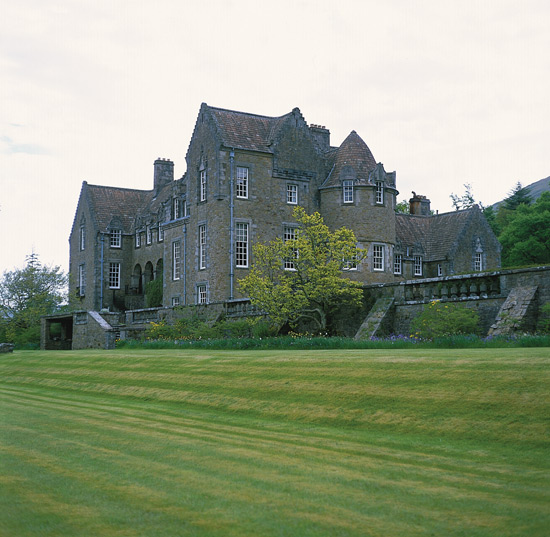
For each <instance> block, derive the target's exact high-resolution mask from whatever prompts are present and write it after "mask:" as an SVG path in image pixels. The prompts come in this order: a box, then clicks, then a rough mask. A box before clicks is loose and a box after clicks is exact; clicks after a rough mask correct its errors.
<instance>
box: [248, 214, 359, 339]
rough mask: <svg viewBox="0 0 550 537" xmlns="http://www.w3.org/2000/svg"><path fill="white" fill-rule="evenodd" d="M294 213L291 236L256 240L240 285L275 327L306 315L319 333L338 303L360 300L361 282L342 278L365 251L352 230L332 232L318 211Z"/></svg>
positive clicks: (324, 327) (357, 301) (298, 319)
mask: <svg viewBox="0 0 550 537" xmlns="http://www.w3.org/2000/svg"><path fill="white" fill-rule="evenodd" d="M293 216H294V218H295V219H296V221H297V222H298V223H299V225H300V227H299V228H298V229H297V231H296V236H295V239H293V240H287V241H283V240H281V239H276V240H274V241H271V242H269V243H267V244H257V245H256V246H255V247H254V250H253V251H254V263H253V265H252V268H251V270H250V272H249V274H248V276H247V277H246V278H244V279H242V280H240V282H239V283H240V288H241V290H242V291H243V292H244V293H246V294H247V295H248V296H249V297H250V300H251V301H252V303H253V304H254V305H256V306H258V307H259V308H260V309H262V310H263V311H265V312H266V313H268V314H269V316H270V317H271V319H272V320H273V321H274V322H275V323H276V324H277V325H278V326H282V325H283V324H284V323H286V322H289V323H290V324H291V325H295V324H296V323H297V322H298V321H300V320H304V321H310V322H313V323H314V324H315V326H316V327H317V329H318V330H319V331H321V332H323V331H325V330H326V329H327V320H328V317H329V315H330V313H331V312H332V311H333V310H334V309H335V308H336V307H337V306H342V305H348V304H349V305H357V306H358V305H359V304H360V303H361V299H362V289H361V284H360V283H358V282H354V281H352V280H350V279H348V278H346V277H345V270H346V268H350V267H352V266H353V265H354V264H356V263H359V262H360V260H361V259H362V257H363V255H364V252H363V251H362V250H360V249H359V248H357V245H356V239H355V235H354V233H353V231H351V230H349V229H346V228H341V229H338V230H336V231H334V232H331V231H330V230H329V229H328V227H327V226H326V225H325V224H324V222H323V218H322V217H321V215H320V214H319V213H314V214H312V215H308V214H307V213H306V211H305V210H304V209H303V208H302V207H297V208H296V209H295V210H294V213H293Z"/></svg>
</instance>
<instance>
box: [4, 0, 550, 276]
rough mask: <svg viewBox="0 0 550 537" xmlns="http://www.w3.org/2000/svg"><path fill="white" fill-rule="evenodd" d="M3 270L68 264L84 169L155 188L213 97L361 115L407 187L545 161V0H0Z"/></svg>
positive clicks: (313, 115) (363, 128)
mask: <svg viewBox="0 0 550 537" xmlns="http://www.w3.org/2000/svg"><path fill="white" fill-rule="evenodd" d="M0 7H1V13H2V16H1V20H0V229H1V235H0V272H3V271H4V270H12V269H13V268H14V267H21V266H23V265H24V263H25V256H26V255H28V254H29V253H31V251H33V250H34V251H35V252H36V253H37V254H38V256H39V257H40V259H41V260H42V261H43V262H44V263H46V264H54V265H60V266H61V267H62V268H63V269H64V270H68V237H69V233H70V229H71V226H72V221H73V217H74V213H75V209H76V204H77V200H78V195H79V192H80V189H81V186H82V181H84V180H85V181H88V183H91V184H102V185H112V186H120V187H129V188H137V189H150V188H152V181H153V161H154V160H155V159H156V158H157V157H163V158H170V159H172V160H173V161H174V162H175V173H176V177H181V176H182V175H183V174H184V173H185V171H186V166H185V153H186V151H187V147H188V144H189V140H190V137H191V134H192V131H193V127H194V124H195V120H196V117H197V114H198V111H199V107H200V104H201V102H206V103H208V104H209V105H212V106H216V107H221V108H228V109H231V110H239V111H245V112H252V113H256V114H262V115H267V116H280V115H283V114H286V113H288V112H290V111H291V110H292V109H293V108H294V107H296V106H297V107H299V108H300V110H301V111H302V114H303V115H304V117H305V119H306V121H307V122H308V123H316V124H321V125H325V126H326V127H327V128H329V129H330V131H331V143H332V145H340V144H341V142H342V141H343V140H344V138H345V137H346V136H347V135H348V134H349V132H350V131H352V130H355V131H357V133H358V134H359V135H360V136H361V137H362V138H363V140H364V141H365V142H366V143H367V145H368V146H369V148H370V149H371V151H372V153H373V155H374V157H375V159H376V160H377V161H378V162H383V163H384V167H385V169H386V171H394V170H395V171H396V172H397V187H398V189H399V191H400V195H399V197H398V200H403V199H407V200H408V199H409V198H410V196H411V191H412V190H414V191H415V192H417V193H419V194H424V195H426V196H428V197H429V198H430V199H431V201H432V208H433V209H436V210H439V212H445V211H449V210H452V206H451V199H450V197H449V195H450V194H451V193H456V194H461V193H463V191H464V187H463V185H464V183H471V185H472V187H473V193H474V196H475V198H476V199H477V200H479V201H481V202H482V203H484V204H491V203H493V202H495V201H498V200H500V199H502V198H503V197H504V196H505V195H506V194H507V193H508V192H509V191H510V190H511V189H512V188H513V187H514V185H515V184H516V182H517V181H521V182H522V183H523V184H524V185H526V184H529V183H532V182H534V181H537V180H539V179H542V178H544V177H547V176H548V175H550V2H548V0H522V1H521V2H520V1H518V0H511V1H509V0H485V1H483V0H476V1H471V0H460V1H459V0H457V1H445V0H424V1H413V0H411V1H405V0H384V1H381V0H339V1H335V0H331V1H325V0H277V1H276V2H263V1H260V0H197V1H194V0H193V1H191V0H154V1H153V0H151V1H144V0H141V1H137V0H136V1H129V0H115V1H113V0H108V1H106V0H17V1H13V0H0Z"/></svg>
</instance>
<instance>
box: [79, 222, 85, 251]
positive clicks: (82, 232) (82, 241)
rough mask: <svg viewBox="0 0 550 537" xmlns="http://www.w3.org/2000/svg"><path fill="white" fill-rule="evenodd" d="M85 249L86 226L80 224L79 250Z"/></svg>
mask: <svg viewBox="0 0 550 537" xmlns="http://www.w3.org/2000/svg"><path fill="white" fill-rule="evenodd" d="M84 248H86V226H85V225H84V224H81V226H80V249H81V250H84Z"/></svg>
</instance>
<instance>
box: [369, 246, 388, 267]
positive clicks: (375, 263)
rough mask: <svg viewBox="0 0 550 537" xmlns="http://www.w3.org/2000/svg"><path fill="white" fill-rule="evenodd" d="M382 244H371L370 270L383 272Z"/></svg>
mask: <svg viewBox="0 0 550 537" xmlns="http://www.w3.org/2000/svg"><path fill="white" fill-rule="evenodd" d="M384 257H385V256H384V245H383V244H373V245H372V270H374V271H375V272H384V264H385V263H384Z"/></svg>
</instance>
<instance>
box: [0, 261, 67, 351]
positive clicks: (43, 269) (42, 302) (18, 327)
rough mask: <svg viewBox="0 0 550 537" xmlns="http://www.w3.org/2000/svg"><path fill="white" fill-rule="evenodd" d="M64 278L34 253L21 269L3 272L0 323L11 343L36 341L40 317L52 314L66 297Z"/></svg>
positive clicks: (58, 269)
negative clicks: (43, 263) (45, 264)
mask: <svg viewBox="0 0 550 537" xmlns="http://www.w3.org/2000/svg"><path fill="white" fill-rule="evenodd" d="M66 285H67V277H66V276H65V274H64V273H63V272H62V271H61V269H60V268H59V267H48V266H43V265H42V264H41V263H40V261H39V260H38V256H37V255H36V254H34V253H33V254H31V255H30V256H28V257H27V264H26V266H25V267H24V268H22V269H16V270H13V271H6V272H4V274H3V277H2V279H1V280H0V326H1V333H2V335H3V337H4V338H5V339H6V340H7V341H10V342H14V343H19V344H23V343H38V342H39V341H40V317H41V316H42V315H47V314H49V313H53V312H54V311H55V310H56V309H57V308H58V307H59V306H60V304H62V303H63V302H64V300H65V298H66V296H65V295H66Z"/></svg>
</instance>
